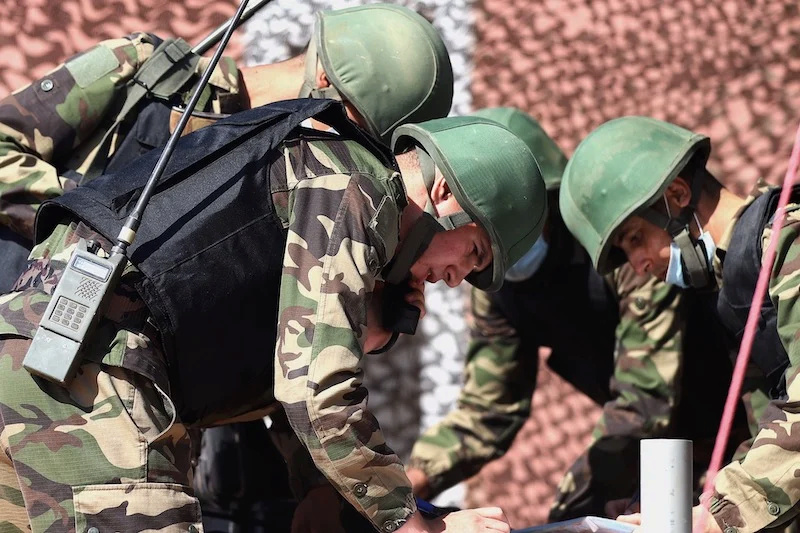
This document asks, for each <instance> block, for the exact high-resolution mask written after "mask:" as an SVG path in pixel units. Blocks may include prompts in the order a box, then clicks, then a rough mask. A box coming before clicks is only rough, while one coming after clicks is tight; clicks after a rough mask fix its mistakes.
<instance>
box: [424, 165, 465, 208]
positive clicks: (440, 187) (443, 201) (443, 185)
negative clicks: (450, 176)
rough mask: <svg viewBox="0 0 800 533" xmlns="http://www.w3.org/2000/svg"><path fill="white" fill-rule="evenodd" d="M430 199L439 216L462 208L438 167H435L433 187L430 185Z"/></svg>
mask: <svg viewBox="0 0 800 533" xmlns="http://www.w3.org/2000/svg"><path fill="white" fill-rule="evenodd" d="M431 201H432V202H433V206H434V207H435V208H436V212H437V213H438V214H439V216H440V217H441V216H446V215H452V214H453V213H458V212H459V211H461V210H462V209H461V206H460V205H459V204H458V200H456V197H455V195H454V194H453V191H451V190H450V185H448V184H447V182H446V181H445V179H444V176H442V174H441V172H439V169H438V168H437V169H436V179H434V180H433V187H431Z"/></svg>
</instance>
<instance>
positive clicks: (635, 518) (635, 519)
mask: <svg viewBox="0 0 800 533" xmlns="http://www.w3.org/2000/svg"><path fill="white" fill-rule="evenodd" d="M617 521H619V522H625V523H627V524H635V525H637V526H638V525H641V523H642V515H641V513H633V514H623V515H619V516H618V517H617Z"/></svg>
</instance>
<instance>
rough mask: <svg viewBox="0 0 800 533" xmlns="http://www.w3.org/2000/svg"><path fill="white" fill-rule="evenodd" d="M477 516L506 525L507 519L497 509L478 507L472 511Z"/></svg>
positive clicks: (504, 514)
mask: <svg viewBox="0 0 800 533" xmlns="http://www.w3.org/2000/svg"><path fill="white" fill-rule="evenodd" d="M473 510H474V511H475V512H476V513H478V514H479V515H481V516H483V517H486V518H493V519H495V520H499V521H502V522H505V523H506V524H507V523H508V518H506V513H504V512H503V510H502V509H501V508H499V507H479V508H477V509H473Z"/></svg>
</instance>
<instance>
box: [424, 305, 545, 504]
mask: <svg viewBox="0 0 800 533" xmlns="http://www.w3.org/2000/svg"><path fill="white" fill-rule="evenodd" d="M470 314H471V316H470V319H471V320H470V322H471V323H470V335H471V339H470V344H469V348H468V351H467V362H466V369H465V383H464V387H463V388H462V389H461V394H460V396H459V399H458V407H457V408H456V409H455V410H454V411H452V412H450V413H449V414H448V415H447V416H446V417H445V418H444V419H443V420H442V421H441V422H440V423H439V424H437V425H435V426H433V427H431V428H430V429H428V430H427V431H426V432H425V433H423V434H422V436H421V437H420V438H419V439H418V440H417V442H416V444H415V445H414V448H413V450H412V451H411V465H412V466H414V467H416V468H419V469H420V470H422V471H423V472H425V474H426V475H427V476H428V480H429V482H430V488H431V491H432V493H433V494H434V495H436V494H438V493H440V492H441V491H443V490H445V489H447V488H449V487H451V486H453V485H455V484H456V483H459V482H460V481H463V480H464V479H467V478H468V477H470V476H472V475H474V474H476V473H477V472H478V470H480V469H481V467H482V466H483V465H485V464H486V463H487V462H489V461H491V460H492V459H496V458H497V457H500V456H501V455H503V454H504V453H505V452H506V451H507V450H508V448H509V447H510V446H511V443H512V442H513V440H514V436H515V435H516V434H517V433H518V432H519V430H520V428H521V427H522V425H523V424H524V423H525V421H526V420H527V418H528V416H529V415H530V410H531V395H532V394H533V389H534V387H535V386H536V364H537V361H538V357H537V356H538V347H537V346H526V345H525V343H524V341H522V340H521V339H520V336H519V335H518V334H517V330H516V328H515V327H514V326H513V325H512V324H511V323H509V321H508V319H507V317H506V315H505V313H503V311H502V309H500V308H499V306H498V305H497V304H496V302H495V298H494V297H493V295H492V294H490V293H486V292H484V291H480V290H477V289H473V290H472V299H471V313H470Z"/></svg>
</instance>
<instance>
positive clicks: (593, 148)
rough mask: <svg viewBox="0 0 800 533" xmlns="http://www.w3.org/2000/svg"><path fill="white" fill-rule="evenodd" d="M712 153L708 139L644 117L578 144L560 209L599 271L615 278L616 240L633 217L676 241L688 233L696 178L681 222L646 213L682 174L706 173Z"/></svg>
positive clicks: (616, 123) (617, 122) (605, 128)
mask: <svg viewBox="0 0 800 533" xmlns="http://www.w3.org/2000/svg"><path fill="white" fill-rule="evenodd" d="M710 151H711V143H710V141H709V139H708V137H706V136H705V135H699V134H696V133H693V132H691V131H689V130H686V129H684V128H681V127H679V126H676V125H674V124H669V123H667V122H662V121H660V120H656V119H653V118H647V117H623V118H618V119H614V120H611V121H609V122H606V123H605V124H603V125H601V126H600V127H598V128H597V129H595V130H594V131H593V132H591V133H590V134H589V136H588V137H586V138H585V139H584V140H583V141H581V143H580V144H579V145H578V148H577V149H576V150H575V153H574V154H573V155H572V157H571V158H570V160H569V163H567V168H566V170H565V171H564V177H563V180H562V182H561V190H560V192H559V206H560V208H561V216H562V217H563V219H564V223H565V224H566V225H567V227H568V228H569V230H570V231H571V232H572V234H573V235H575V237H576V238H577V239H578V240H579V241H580V243H581V244H582V245H583V247H584V248H586V251H587V252H589V256H590V257H591V258H592V261H593V263H594V266H595V268H596V269H597V271H598V272H600V273H602V274H604V273H607V272H610V271H611V270H613V269H614V268H616V267H617V266H619V265H621V264H622V263H624V262H625V256H624V255H623V253H622V251H621V250H620V249H618V248H616V247H612V246H611V239H612V237H613V236H614V233H615V232H616V230H617V228H619V226H620V225H622V223H623V222H625V220H626V219H627V218H628V217H629V216H631V215H634V214H637V215H640V216H643V217H644V218H647V219H648V220H651V221H655V222H656V223H658V225H660V226H662V227H664V229H666V230H668V231H669V232H670V234H672V236H673V238H675V237H676V235H678V233H684V231H683V229H685V228H688V221H689V218H690V217H691V215H692V213H693V212H694V206H695V204H694V202H696V201H697V198H698V196H699V188H700V186H701V185H702V180H700V179H695V180H693V182H692V202H693V203H692V204H690V206H689V208H687V209H686V210H684V211H683V212H682V213H681V214H680V216H679V217H678V218H668V217H667V216H665V215H663V214H662V213H658V212H656V211H655V210H653V209H648V208H649V207H650V206H651V205H653V204H654V203H655V202H657V201H659V200H660V199H661V197H662V195H663V194H664V191H665V190H666V188H667V186H668V185H669V184H670V183H671V182H672V181H673V180H674V179H675V178H676V177H677V176H678V174H679V173H681V174H684V173H685V172H686V171H684V169H687V170H688V169H691V170H697V171H703V172H705V165H706V161H707V160H708V155H709V153H710ZM674 222H679V224H674ZM681 225H682V226H683V227H679V226H681ZM685 233H687V234H688V231H685ZM675 240H676V242H678V244H681V243H680V242H679V241H678V239H675ZM682 249H683V248H682Z"/></svg>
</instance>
